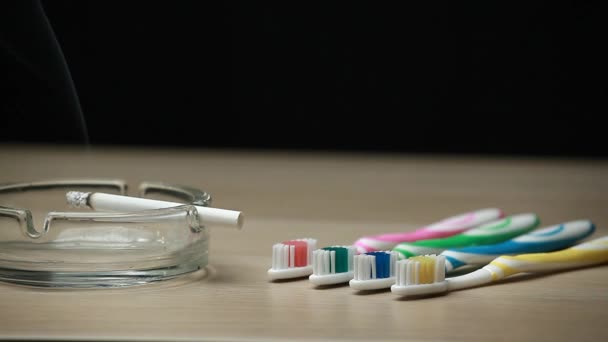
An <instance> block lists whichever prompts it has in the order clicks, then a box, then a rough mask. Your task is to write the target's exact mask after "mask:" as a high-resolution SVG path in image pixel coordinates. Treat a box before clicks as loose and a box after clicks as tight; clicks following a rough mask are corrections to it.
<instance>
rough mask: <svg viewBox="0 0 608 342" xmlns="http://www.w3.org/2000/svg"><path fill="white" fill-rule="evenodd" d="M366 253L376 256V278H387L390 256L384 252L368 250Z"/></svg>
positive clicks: (388, 275) (389, 268)
mask: <svg viewBox="0 0 608 342" xmlns="http://www.w3.org/2000/svg"><path fill="white" fill-rule="evenodd" d="M365 254H367V255H374V256H375V257H376V278H388V277H390V270H391V267H390V262H391V256H390V254H388V253H386V252H369V253H365Z"/></svg>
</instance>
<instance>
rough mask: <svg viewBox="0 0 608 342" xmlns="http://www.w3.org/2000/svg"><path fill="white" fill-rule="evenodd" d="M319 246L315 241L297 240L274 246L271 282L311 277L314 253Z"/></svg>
mask: <svg viewBox="0 0 608 342" xmlns="http://www.w3.org/2000/svg"><path fill="white" fill-rule="evenodd" d="M316 246H317V240H315V239H296V240H289V241H285V242H282V243H277V244H274V245H273V246H272V267H271V268H270V269H269V270H268V278H270V280H278V279H291V278H301V277H306V276H309V275H310V274H311V273H312V263H311V261H312V252H313V251H314V250H315V248H316Z"/></svg>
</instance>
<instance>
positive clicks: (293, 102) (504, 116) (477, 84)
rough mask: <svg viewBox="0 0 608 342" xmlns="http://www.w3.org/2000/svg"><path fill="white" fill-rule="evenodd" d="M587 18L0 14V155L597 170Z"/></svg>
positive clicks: (491, 13)
mask: <svg viewBox="0 0 608 342" xmlns="http://www.w3.org/2000/svg"><path fill="white" fill-rule="evenodd" d="M40 5H41V6H42V7H40ZM601 6H602V5H601V4H600V5H597V4H595V5H589V4H580V3H576V4H568V3H554V2H547V3H527V4H526V5H523V6H511V5H510V4H508V5H507V4H503V3H493V2H491V3H487V2H474V3H473V2H471V3H469V2H467V3H465V4H454V3H452V4H449V5H448V4H442V3H432V4H427V5H416V6H406V7H391V6H388V5H385V4H378V3H375V2H345V3H338V2H320V3H311V2H305V3H295V2H289V3H287V4H285V3H283V4H281V3H278V4H274V3H273V4H268V3H262V2H254V1H244V2H219V3H218V2H213V3H211V4H206V3H205V2H195V1H159V2H151V1H149V2H148V1H146V2H131V1H129V2H126V1H122V2H118V1H117V2H113V1H42V3H41V4H40V3H38V2H36V1H19V2H4V3H3V4H2V5H0V25H1V26H0V34H2V36H0V53H1V54H0V72H2V73H4V75H5V77H2V80H0V82H2V83H1V86H2V97H0V100H1V101H2V106H1V107H0V110H1V111H2V117H3V120H4V125H3V128H2V141H24V142H54V143H84V142H85V140H86V139H87V137H86V136H85V134H84V132H83V130H82V129H81V122H80V117H81V116H80V112H82V117H83V118H84V121H85V122H86V126H87V129H88V139H90V142H91V144H93V145H100V144H128V145H145V146H189V147H228V148H233V147H236V148H243V147H245V148H281V149H307V150H308V149H321V150H356V151H361V150H362V151H392V152H408V153H418V152H421V153H429V152H430V153H465V154H466V153H475V154H506V155H557V156H569V157H606V156H608V151H607V149H606V148H605V145H606V144H605V143H604V140H605V139H604V138H603V131H605V129H604V128H603V127H602V126H604V124H603V120H602V117H603V116H604V115H605V113H607V112H608V111H607V108H606V104H605V102H606V101H605V99H606V82H605V78H604V75H605V64H606V55H605V53H604V52H603V50H604V45H605V40H606V39H605V37H604V35H603V33H602V32H603V31H604V29H605V27H603V26H604V25H603V23H602V22H603V21H604V18H602V13H603V11H604V8H601ZM37 8H39V9H40V10H37ZM41 8H43V9H44V11H45V12H44V13H46V16H47V17H48V23H50V25H49V24H48V23H46V22H45V18H44V13H43V12H42V10H41ZM51 27H52V29H53V31H54V33H55V37H56V41H55V39H54V37H53V35H52V34H51V33H52V32H51V31H49V29H50V28H51ZM49 32H51V33H49ZM56 43H58V44H56ZM59 46H60V47H61V50H62V52H63V55H64V57H65V61H66V62H67V63H66V64H65V65H64V64H63V58H62V56H61V53H60V51H61V50H59ZM64 66H67V68H69V71H70V72H71V76H72V77H71V79H73V84H74V85H75V86H74V88H73V89H72V88H71V82H70V77H69V74H67V73H66V72H65V70H67V69H64ZM72 90H74V91H72ZM74 94H77V95H78V97H79V101H78V98H76V97H74ZM78 103H80V105H81V111H80V109H79V107H78ZM8 127H18V128H17V129H9V128H8ZM26 127H27V128H26Z"/></svg>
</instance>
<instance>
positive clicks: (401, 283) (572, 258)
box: [391, 236, 608, 296]
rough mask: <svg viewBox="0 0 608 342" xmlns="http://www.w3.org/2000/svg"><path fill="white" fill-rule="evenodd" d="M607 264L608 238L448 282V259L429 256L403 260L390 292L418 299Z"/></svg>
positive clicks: (510, 260) (503, 261) (507, 261)
mask: <svg viewBox="0 0 608 342" xmlns="http://www.w3.org/2000/svg"><path fill="white" fill-rule="evenodd" d="M606 262H608V236H604V237H601V238H598V239H595V240H591V241H589V242H586V243H582V244H579V245H576V246H574V247H571V248H568V249H564V250H561V251H557V252H551V253H531V254H520V255H516V256H506V255H503V256H500V257H498V258H496V259H494V260H493V261H492V262H490V263H489V264H488V265H486V266H484V267H483V268H481V269H479V270H477V271H475V272H472V273H469V274H465V275H462V276H458V277H453V278H447V279H446V278H445V256H443V255H439V256H436V255H428V256H418V257H413V258H410V259H405V260H400V261H398V262H397V266H396V274H395V278H396V283H395V284H394V285H393V286H392V287H391V291H392V292H393V293H394V294H396V295H399V296H416V295H423V294H431V293H440V292H447V291H452V290H460V289H465V288H470V287H475V286H479V285H483V284H488V283H491V282H493V281H498V280H500V279H503V278H505V277H508V276H511V275H514V274H516V273H522V272H545V271H557V270H564V269H572V268H578V267H585V266H590V265H597V264H602V263H606Z"/></svg>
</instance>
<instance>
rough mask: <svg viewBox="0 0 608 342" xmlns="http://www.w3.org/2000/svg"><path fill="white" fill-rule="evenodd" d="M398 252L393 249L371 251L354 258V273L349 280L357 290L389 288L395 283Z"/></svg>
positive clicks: (351, 285)
mask: <svg viewBox="0 0 608 342" xmlns="http://www.w3.org/2000/svg"><path fill="white" fill-rule="evenodd" d="M398 259H399V257H398V253H396V252H392V251H381V252H369V253H365V254H359V255H356V256H355V257H354V258H353V263H354V265H353V268H354V275H353V279H352V280H351V281H350V282H349V285H350V287H352V288H353V289H355V290H379V289H387V288H389V287H391V285H393V284H394V283H395V266H396V263H397V260H398Z"/></svg>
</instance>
